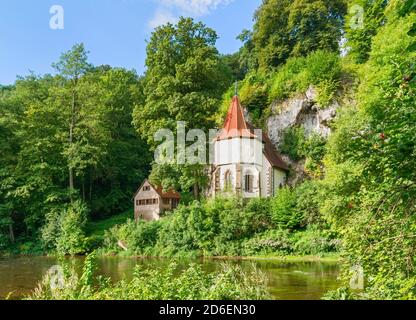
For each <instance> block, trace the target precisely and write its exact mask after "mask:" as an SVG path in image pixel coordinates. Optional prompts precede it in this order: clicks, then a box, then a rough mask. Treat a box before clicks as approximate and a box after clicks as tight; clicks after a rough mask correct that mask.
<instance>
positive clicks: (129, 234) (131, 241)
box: [103, 219, 162, 255]
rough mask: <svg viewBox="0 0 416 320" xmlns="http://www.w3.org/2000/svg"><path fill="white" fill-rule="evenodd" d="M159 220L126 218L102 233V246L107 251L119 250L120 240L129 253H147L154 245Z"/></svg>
mask: <svg viewBox="0 0 416 320" xmlns="http://www.w3.org/2000/svg"><path fill="white" fill-rule="evenodd" d="M161 225H162V222H161V221H151V222H145V221H138V222H135V221H134V220H131V219H128V220H127V222H126V223H125V224H122V225H117V226H114V227H113V228H111V229H110V230H108V231H106V232H105V234H104V241H103V247H104V249H105V251H107V252H113V253H114V252H119V251H121V250H122V249H121V248H120V247H119V246H118V242H119V241H122V242H123V243H124V244H125V245H126V246H127V249H128V251H129V253H131V254H139V255H147V254H149V251H151V250H152V248H153V247H154V246H155V244H156V241H157V239H158V236H159V229H160V227H161Z"/></svg>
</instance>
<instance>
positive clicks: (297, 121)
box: [267, 87, 339, 146]
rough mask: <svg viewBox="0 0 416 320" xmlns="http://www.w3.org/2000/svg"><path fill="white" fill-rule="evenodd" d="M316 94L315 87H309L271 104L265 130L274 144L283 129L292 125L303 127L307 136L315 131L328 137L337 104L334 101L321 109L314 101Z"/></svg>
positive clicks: (279, 140) (281, 134) (277, 141)
mask: <svg viewBox="0 0 416 320" xmlns="http://www.w3.org/2000/svg"><path fill="white" fill-rule="evenodd" d="M316 96H317V93H316V91H315V89H314V88H313V87H310V88H309V89H308V91H307V92H306V93H305V94H302V95H299V96H297V97H294V98H291V99H288V100H285V101H283V102H279V103H275V104H273V105H272V106H271V108H272V114H273V115H272V116H270V117H269V118H268V120H267V130H268V134H269V137H270V139H271V140H272V142H273V143H274V144H275V145H277V146H278V145H279V144H280V142H281V140H282V137H283V133H284V132H285V130H286V129H287V128H289V127H293V126H300V127H303V128H304V129H305V134H306V135H307V136H309V135H311V134H312V133H314V132H315V133H318V134H320V135H322V136H323V137H328V135H329V134H330V133H331V128H330V127H329V123H330V122H331V121H332V120H333V119H334V118H335V116H336V110H337V108H338V107H339V105H338V103H336V102H334V103H332V104H331V105H329V106H328V107H326V108H324V109H323V108H321V107H320V106H319V105H318V104H317V103H316Z"/></svg>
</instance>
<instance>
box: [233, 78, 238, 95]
mask: <svg viewBox="0 0 416 320" xmlns="http://www.w3.org/2000/svg"><path fill="white" fill-rule="evenodd" d="M234 95H236V96H238V81H237V80H236V81H235V93H234Z"/></svg>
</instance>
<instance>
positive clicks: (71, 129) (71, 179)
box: [69, 90, 75, 191]
mask: <svg viewBox="0 0 416 320" xmlns="http://www.w3.org/2000/svg"><path fill="white" fill-rule="evenodd" d="M74 127H75V90H73V91H72V104H71V123H70V125H69V147H70V148H71V147H72V143H73V141H74ZM69 189H70V190H71V191H72V190H74V172H73V169H72V167H71V166H69Z"/></svg>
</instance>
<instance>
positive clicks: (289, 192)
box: [271, 187, 304, 230]
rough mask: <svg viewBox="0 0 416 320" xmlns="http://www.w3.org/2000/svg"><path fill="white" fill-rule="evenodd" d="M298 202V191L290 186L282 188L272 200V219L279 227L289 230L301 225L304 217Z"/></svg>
mask: <svg viewBox="0 0 416 320" xmlns="http://www.w3.org/2000/svg"><path fill="white" fill-rule="evenodd" d="M296 203H297V202H296V193H295V192H294V190H293V189H291V188H289V187H286V188H283V189H280V190H279V192H278V193H277V195H276V196H275V197H274V198H273V199H272V200H271V214H272V219H273V222H274V223H275V225H276V226H277V227H279V228H283V229H289V230H294V229H297V228H299V227H301V225H302V222H303V218H304V217H303V215H302V213H301V212H299V211H298V210H297V208H296Z"/></svg>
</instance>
